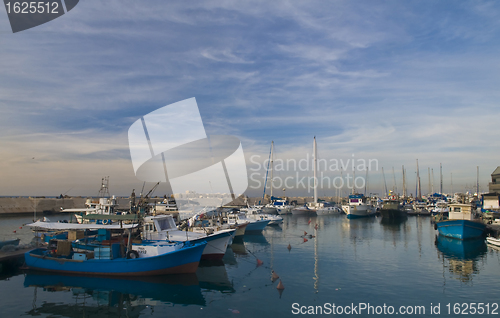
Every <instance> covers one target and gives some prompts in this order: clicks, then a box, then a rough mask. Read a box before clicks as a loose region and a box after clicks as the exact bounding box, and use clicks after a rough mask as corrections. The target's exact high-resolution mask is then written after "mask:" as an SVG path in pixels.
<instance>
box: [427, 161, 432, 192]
mask: <svg viewBox="0 0 500 318" xmlns="http://www.w3.org/2000/svg"><path fill="white" fill-rule="evenodd" d="M427 174H428V177H429V185H428V188H427V191H429V193H431V192H430V191H431V168H429V167H427Z"/></svg>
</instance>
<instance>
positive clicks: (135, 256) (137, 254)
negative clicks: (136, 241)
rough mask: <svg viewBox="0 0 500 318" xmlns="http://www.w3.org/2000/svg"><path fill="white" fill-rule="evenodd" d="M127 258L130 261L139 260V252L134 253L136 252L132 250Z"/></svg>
mask: <svg viewBox="0 0 500 318" xmlns="http://www.w3.org/2000/svg"><path fill="white" fill-rule="evenodd" d="M127 258H128V259H136V258H139V253H138V252H137V251H134V250H130V251H128V252H127Z"/></svg>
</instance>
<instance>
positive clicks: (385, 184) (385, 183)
mask: <svg viewBox="0 0 500 318" xmlns="http://www.w3.org/2000/svg"><path fill="white" fill-rule="evenodd" d="M382 176H383V177H384V186H385V196H386V197H387V195H388V193H387V182H385V173H384V167H382Z"/></svg>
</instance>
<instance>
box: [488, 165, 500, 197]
mask: <svg viewBox="0 0 500 318" xmlns="http://www.w3.org/2000/svg"><path fill="white" fill-rule="evenodd" d="M488 186H489V190H490V191H489V192H490V193H496V194H500V166H498V167H497V168H496V169H495V171H493V173H492V174H491V182H490V183H489V185H488Z"/></svg>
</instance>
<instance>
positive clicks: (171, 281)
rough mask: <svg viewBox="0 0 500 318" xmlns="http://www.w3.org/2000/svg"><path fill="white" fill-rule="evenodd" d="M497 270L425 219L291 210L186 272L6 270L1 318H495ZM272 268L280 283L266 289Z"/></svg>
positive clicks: (5, 225)
mask: <svg viewBox="0 0 500 318" xmlns="http://www.w3.org/2000/svg"><path fill="white" fill-rule="evenodd" d="M60 218H66V219H68V218H69V217H68V216H62V217H60ZM51 219H52V218H51ZM55 219H56V217H54V220H55ZM29 221H31V218H29V217H13V218H3V219H2V222H1V226H0V233H1V234H2V239H8V238H16V237H19V238H21V244H27V243H29V241H30V240H31V238H32V236H33V235H32V233H31V232H30V231H29V229H28V228H25V227H23V226H22V225H23V224H24V223H27V222H29ZM316 224H317V229H315V227H316ZM20 227H22V228H20ZM14 231H16V233H14ZM304 232H306V233H307V234H306V235H305V233H304ZM304 235H305V236H304ZM289 245H290V247H291V249H289V248H288V246H289ZM258 260H260V261H262V264H261V265H259V264H260V262H258ZM499 269H500V252H499V251H498V250H496V249H493V248H491V247H489V246H487V245H486V244H485V242H484V241H483V240H472V241H465V242H462V241H458V240H453V239H446V238H443V237H437V231H435V230H434V227H433V225H432V224H431V223H430V218H429V217H413V216H412V217H408V219H406V220H402V221H397V222H386V221H385V220H382V219H381V218H380V217H372V218H366V219H353V220H348V219H347V218H346V216H345V215H329V216H314V217H305V216H291V215H290V216H285V217H284V222H283V224H282V225H281V226H272V227H270V226H268V227H267V228H266V229H265V230H264V231H263V232H262V234H252V235H250V234H246V235H245V237H244V240H243V242H235V243H234V244H233V245H232V246H231V247H229V248H228V250H227V252H226V254H225V256H224V259H223V260H222V261H218V262H202V263H201V264H200V267H199V269H198V271H197V273H196V274H193V275H173V276H162V277H150V278H138V279H117V278H109V279H107V278H92V277H78V276H65V275H55V274H44V273H39V272H32V271H28V272H23V271H21V270H12V271H7V272H5V271H4V272H2V273H1V276H0V279H1V280H0V297H1V299H2V302H1V304H2V305H1V312H2V314H1V315H0V316H2V317H19V316H24V317H25V316H38V317H201V316H203V317H278V315H279V317H282V316H290V317H291V316H297V314H299V313H303V314H313V313H314V314H324V315H325V314H326V315H328V314H330V313H332V311H333V312H335V313H336V314H337V315H338V314H342V316H351V315H352V316H358V317H369V316H375V315H379V316H380V315H381V316H383V317H386V316H389V315H390V313H391V311H392V310H393V311H394V312H393V314H394V315H396V314H397V315H398V316H403V317H405V316H416V317H431V316H450V317H453V316H457V315H458V314H460V315H462V314H466V313H467V314H469V315H471V314H472V315H478V316H485V317H494V316H497V315H498V314H499V313H500V308H498V303H499V302H500V301H499V298H498V295H497V292H498V288H499V286H500V270H499ZM272 270H274V272H275V273H276V274H277V275H278V276H279V279H278V280H276V281H274V282H272V281H271V271H272ZM280 280H281V283H282V284H283V286H284V290H282V291H280V290H278V289H277V285H278V284H279V282H280ZM479 303H482V305H479ZM334 306H335V307H334ZM363 308H364V309H363ZM480 308H482V311H481V309H480ZM340 310H342V312H340ZM401 310H403V312H402V311H401ZM347 311H349V314H348V315H346V312H347ZM382 311H384V312H382ZM473 311H474V312H473ZM480 312H482V314H480Z"/></svg>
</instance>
